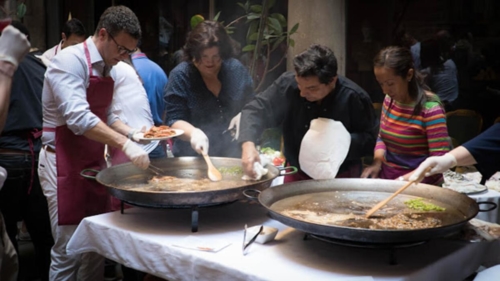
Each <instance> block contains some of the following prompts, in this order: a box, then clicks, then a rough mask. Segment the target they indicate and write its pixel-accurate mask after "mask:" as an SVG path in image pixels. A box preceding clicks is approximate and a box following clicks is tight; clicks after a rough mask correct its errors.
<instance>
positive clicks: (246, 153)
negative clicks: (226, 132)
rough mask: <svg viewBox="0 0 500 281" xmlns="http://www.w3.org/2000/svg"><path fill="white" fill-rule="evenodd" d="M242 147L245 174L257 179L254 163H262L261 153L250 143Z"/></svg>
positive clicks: (242, 162)
mask: <svg viewBox="0 0 500 281" xmlns="http://www.w3.org/2000/svg"><path fill="white" fill-rule="evenodd" d="M241 147H242V152H241V164H242V166H243V173H244V174H245V175H247V176H248V177H250V178H252V179H253V178H256V177H257V174H256V173H255V169H254V163H255V162H257V163H260V155H259V151H258V150H257V148H256V147H255V144H254V143H253V142H250V141H248V142H245V143H243V145H242V146H241Z"/></svg>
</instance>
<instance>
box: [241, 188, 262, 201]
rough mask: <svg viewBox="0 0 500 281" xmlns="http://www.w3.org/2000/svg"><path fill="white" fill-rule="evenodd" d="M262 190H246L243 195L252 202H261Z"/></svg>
mask: <svg viewBox="0 0 500 281" xmlns="http://www.w3.org/2000/svg"><path fill="white" fill-rule="evenodd" d="M260 192H261V191H260V190H257V189H245V190H243V195H245V197H246V198H248V199H250V200H252V201H259V195H260Z"/></svg>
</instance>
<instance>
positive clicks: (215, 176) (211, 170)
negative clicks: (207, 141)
mask: <svg viewBox="0 0 500 281" xmlns="http://www.w3.org/2000/svg"><path fill="white" fill-rule="evenodd" d="M202 155H203V158H204V159H205V162H207V166H208V178H209V179H210V180H211V181H220V180H222V174H221V173H220V172H219V170H217V168H215V166H214V164H212V161H210V157H208V155H207V154H206V153H202Z"/></svg>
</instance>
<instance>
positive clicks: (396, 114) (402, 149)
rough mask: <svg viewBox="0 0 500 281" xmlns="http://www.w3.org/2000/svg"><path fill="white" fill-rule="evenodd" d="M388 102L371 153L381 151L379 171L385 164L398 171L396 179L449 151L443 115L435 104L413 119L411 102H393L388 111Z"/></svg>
mask: <svg viewBox="0 0 500 281" xmlns="http://www.w3.org/2000/svg"><path fill="white" fill-rule="evenodd" d="M390 103H391V98H390V97H389V96H386V97H385V99H384V104H383V107H382V113H381V118H380V131H379V135H378V138H377V144H376V146H375V150H378V149H384V150H385V157H384V158H385V159H384V164H385V165H383V167H382V168H384V166H386V165H387V166H389V167H393V168H395V169H397V170H399V171H400V172H399V173H398V174H400V175H398V176H397V177H399V176H401V175H403V174H406V173H408V172H410V171H412V170H413V169H415V168H417V167H418V165H419V164H420V163H421V162H422V161H423V160H425V159H426V158H427V157H429V156H438V155H443V154H445V153H446V152H448V151H449V150H450V139H449V136H448V129H447V127H446V117H445V112H444V109H443V108H442V107H441V105H440V104H439V103H438V102H436V101H429V102H426V103H425V105H424V107H423V108H422V111H421V112H420V114H418V115H414V116H412V114H413V110H414V106H415V104H414V103H412V104H403V103H400V102H397V101H395V100H394V101H393V102H392V104H391V108H390V109H389V105H390ZM391 174H392V173H391ZM397 177H392V176H391V178H397Z"/></svg>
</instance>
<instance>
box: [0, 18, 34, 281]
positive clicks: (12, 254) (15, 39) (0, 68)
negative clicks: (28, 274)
mask: <svg viewBox="0 0 500 281" xmlns="http://www.w3.org/2000/svg"><path fill="white" fill-rule="evenodd" d="M5 21H6V20H5V19H4V20H3V22H5ZM6 25H7V27H5V29H4V30H3V31H2V35H1V36H0V132H2V130H3V128H4V126H5V122H6V119H7V113H8V110H9V104H10V102H9V100H10V96H11V86H12V78H13V76H14V73H15V72H16V69H17V67H18V64H19V62H20V61H21V60H22V58H23V57H24V56H25V55H26V53H28V51H29V49H30V43H29V41H28V39H27V38H26V36H25V35H24V34H22V33H21V32H20V31H19V30H17V29H16V28H15V27H13V26H10V25H8V21H7V23H6ZM6 178H7V171H6V170H5V169H3V168H2V167H0V190H1V189H2V186H3V184H4V181H5V179H6ZM18 269H19V265H18V260H17V254H16V250H15V248H14V246H13V244H12V242H11V240H10V239H9V236H8V235H7V230H6V229H5V224H4V221H3V216H2V213H1V211H0V280H5V281H15V280H17V275H18Z"/></svg>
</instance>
